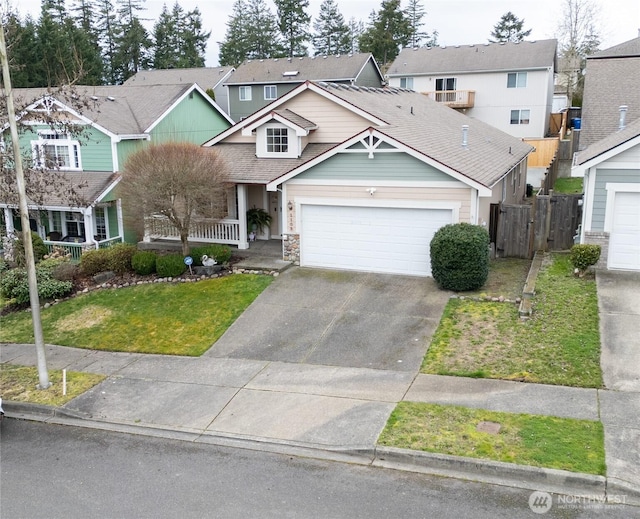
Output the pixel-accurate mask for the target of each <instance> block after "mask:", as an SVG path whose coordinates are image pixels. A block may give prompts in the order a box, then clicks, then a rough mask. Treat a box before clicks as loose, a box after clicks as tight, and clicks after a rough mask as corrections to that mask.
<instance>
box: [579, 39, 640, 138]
mask: <svg viewBox="0 0 640 519" xmlns="http://www.w3.org/2000/svg"><path fill="white" fill-rule="evenodd" d="M638 83H640V38H635V39H633V40H630V41H627V42H624V43H621V44H620V45H616V46H615V47H611V48H610V49H605V50H603V51H601V52H599V53H597V54H595V55H594V56H591V57H589V58H587V67H586V74H585V80H584V95H583V102H582V130H581V133H580V149H583V150H586V149H587V148H589V147H590V146H591V145H592V144H595V143H596V142H598V141H600V140H601V139H603V138H605V137H606V136H608V135H610V134H612V133H615V132H617V131H618V121H619V119H620V112H619V108H620V106H622V105H625V106H627V108H628V109H627V114H626V121H627V125H629V124H631V123H632V122H633V121H635V120H636V119H639V118H640V88H638Z"/></svg>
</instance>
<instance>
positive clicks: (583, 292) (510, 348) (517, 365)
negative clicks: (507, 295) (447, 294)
mask: <svg viewBox="0 0 640 519" xmlns="http://www.w3.org/2000/svg"><path fill="white" fill-rule="evenodd" d="M572 272H573V271H572V266H571V264H570V263H569V261H568V255H567V254H556V255H553V261H552V263H551V264H548V265H545V266H544V267H543V268H542V270H541V272H540V274H539V276H538V280H537V283H536V296H535V299H534V310H533V316H532V318H531V319H529V320H528V321H524V322H523V321H521V320H520V319H519V317H518V307H517V306H516V305H515V304H507V303H490V302H476V301H470V300H459V299H452V300H450V301H449V302H448V304H447V306H446V308H445V311H444V313H443V316H442V319H441V321H440V325H439V326H438V329H437V330H436V333H435V334H434V336H433V339H432V341H431V345H430V346H429V349H428V350H427V354H426V355H425V358H424V361H423V364H422V369H421V371H422V372H423V373H431V374H438V375H457V376H475V377H479V376H481V377H486V378H500V379H506V380H520V381H526V382H537V383H543V384H555V385H566V386H576V387H602V372H601V369H600V334H599V329H598V300H597V294H596V285H595V280H594V279H593V278H591V279H589V278H577V277H575V276H574V275H573V273H572Z"/></svg>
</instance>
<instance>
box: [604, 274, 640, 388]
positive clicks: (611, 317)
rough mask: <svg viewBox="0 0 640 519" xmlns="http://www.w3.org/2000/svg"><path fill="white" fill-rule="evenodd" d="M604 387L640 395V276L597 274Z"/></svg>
mask: <svg viewBox="0 0 640 519" xmlns="http://www.w3.org/2000/svg"><path fill="white" fill-rule="evenodd" d="M597 283H598V304H599V310H600V337H601V341H602V353H601V358H600V364H601V366H602V375H603V378H604V385H605V387H607V389H614V390H617V391H633V392H640V340H638V322H640V272H622V271H617V272H616V271H606V270H600V271H598V273H597Z"/></svg>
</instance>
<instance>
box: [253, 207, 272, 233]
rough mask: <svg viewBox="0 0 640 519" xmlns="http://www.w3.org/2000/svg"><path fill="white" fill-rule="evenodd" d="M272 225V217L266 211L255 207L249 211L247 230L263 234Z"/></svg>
mask: <svg viewBox="0 0 640 519" xmlns="http://www.w3.org/2000/svg"><path fill="white" fill-rule="evenodd" d="M270 225H271V215H270V214H269V213H267V211H265V210H264V209H260V208H258V207H256V206H255V205H254V206H253V208H251V209H249V210H248V211H247V228H248V229H249V230H251V231H254V232H256V233H258V234H262V233H263V231H264V229H265V227H269V226H270Z"/></svg>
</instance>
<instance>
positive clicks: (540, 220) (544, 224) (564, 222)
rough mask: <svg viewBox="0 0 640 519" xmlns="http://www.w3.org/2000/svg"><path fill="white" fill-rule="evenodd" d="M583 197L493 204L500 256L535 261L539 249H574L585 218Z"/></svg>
mask: <svg viewBox="0 0 640 519" xmlns="http://www.w3.org/2000/svg"><path fill="white" fill-rule="evenodd" d="M581 198H582V195H554V194H550V195H538V196H537V197H536V198H535V200H534V202H533V204H532V205H511V204H492V208H491V209H492V210H491V216H492V219H494V218H497V222H496V221H493V222H491V223H490V225H489V227H490V234H491V229H495V231H494V232H495V236H491V238H492V241H494V243H495V248H496V255H497V256H499V257H503V258H531V257H533V253H534V252H535V251H537V250H541V251H548V250H567V249H570V248H571V247H572V246H573V244H574V237H575V235H576V234H577V232H578V226H579V225H580V221H581V218H582V206H581V205H580V199H581ZM495 206H497V207H495Z"/></svg>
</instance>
